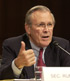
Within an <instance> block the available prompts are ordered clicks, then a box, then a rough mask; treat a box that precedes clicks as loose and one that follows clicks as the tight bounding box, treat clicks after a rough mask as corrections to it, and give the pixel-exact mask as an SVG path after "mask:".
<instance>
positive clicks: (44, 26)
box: [34, 23, 54, 29]
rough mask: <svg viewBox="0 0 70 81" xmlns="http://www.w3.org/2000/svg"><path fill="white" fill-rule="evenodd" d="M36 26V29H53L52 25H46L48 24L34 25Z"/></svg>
mask: <svg viewBox="0 0 70 81" xmlns="http://www.w3.org/2000/svg"><path fill="white" fill-rule="evenodd" d="M34 25H36V26H37V27H38V28H46V27H47V28H48V29H53V26H54V24H53V23H48V24H45V23H40V24H34Z"/></svg>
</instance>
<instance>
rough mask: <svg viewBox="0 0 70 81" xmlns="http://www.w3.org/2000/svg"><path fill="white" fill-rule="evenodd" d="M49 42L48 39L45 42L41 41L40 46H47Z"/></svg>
mask: <svg viewBox="0 0 70 81" xmlns="http://www.w3.org/2000/svg"><path fill="white" fill-rule="evenodd" d="M49 44H50V41H48V42H47V43H46V42H42V43H41V46H42V47H47V46H48V45H49Z"/></svg>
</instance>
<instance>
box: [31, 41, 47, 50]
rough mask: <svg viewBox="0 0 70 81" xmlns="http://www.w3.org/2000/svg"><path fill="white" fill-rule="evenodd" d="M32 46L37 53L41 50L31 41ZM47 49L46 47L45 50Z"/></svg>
mask: <svg viewBox="0 0 70 81" xmlns="http://www.w3.org/2000/svg"><path fill="white" fill-rule="evenodd" d="M30 44H31V47H32V49H34V50H36V51H39V50H40V47H38V46H36V45H35V44H34V43H33V42H32V41H30ZM46 48H47V47H44V48H43V50H45V49H46Z"/></svg>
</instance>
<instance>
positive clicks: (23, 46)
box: [20, 41, 25, 51]
mask: <svg viewBox="0 0 70 81" xmlns="http://www.w3.org/2000/svg"><path fill="white" fill-rule="evenodd" d="M20 51H25V43H24V42H23V41H21V48H20Z"/></svg>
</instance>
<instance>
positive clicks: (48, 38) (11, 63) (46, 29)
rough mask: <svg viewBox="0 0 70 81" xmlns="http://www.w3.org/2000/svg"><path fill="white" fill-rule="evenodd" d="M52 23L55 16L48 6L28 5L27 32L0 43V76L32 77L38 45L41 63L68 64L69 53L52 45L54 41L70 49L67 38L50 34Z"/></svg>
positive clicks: (50, 64)
mask: <svg viewBox="0 0 70 81" xmlns="http://www.w3.org/2000/svg"><path fill="white" fill-rule="evenodd" d="M54 25H55V19H54V16H53V14H52V13H51V11H50V10H49V9H48V8H47V7H45V6H42V5H39V6H35V7H33V8H31V9H30V10H29V11H28V12H27V14H26V18H25V30H26V34H24V35H21V36H17V37H13V38H9V39H7V40H5V41H4V43H3V54H2V56H3V59H2V66H1V69H0V74H1V75H0V76H1V77H0V78H1V79H12V78H27V79H29V78H34V77H35V76H34V68H35V67H36V66H37V65H38V57H39V51H40V48H42V49H43V54H42V62H43V63H44V66H49V67H51V66H54V67H56V66H60V67H61V66H70V56H69V55H68V54H66V53H65V52H64V51H62V50H61V49H60V48H58V47H56V46H55V45H54V44H53V42H54V41H57V42H58V43H59V44H60V45H61V46H62V47H63V48H64V49H66V50H67V51H70V45H69V41H68V40H66V39H63V38H58V37H54V36H53V29H54ZM40 66H43V65H40Z"/></svg>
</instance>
